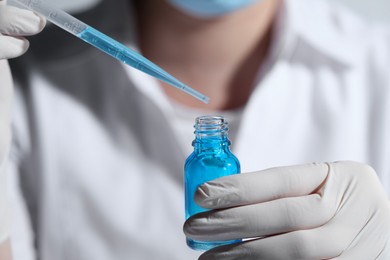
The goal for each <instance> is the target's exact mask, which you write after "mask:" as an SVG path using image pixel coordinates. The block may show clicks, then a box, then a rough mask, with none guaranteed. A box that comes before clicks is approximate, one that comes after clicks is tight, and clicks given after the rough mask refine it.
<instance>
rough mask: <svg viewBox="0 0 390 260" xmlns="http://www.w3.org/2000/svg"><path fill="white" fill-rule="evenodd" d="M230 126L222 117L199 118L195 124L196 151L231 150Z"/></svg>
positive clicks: (194, 144)
mask: <svg viewBox="0 0 390 260" xmlns="http://www.w3.org/2000/svg"><path fill="white" fill-rule="evenodd" d="M228 129H229V128H228V124H227V122H226V120H225V119H224V118H223V117H221V116H204V117H198V118H197V119H196V123H195V132H194V133H195V140H194V141H193V143H192V145H193V146H194V149H195V151H198V152H200V151H205V150H207V151H213V150H225V151H228V150H229V146H230V140H229V138H228Z"/></svg>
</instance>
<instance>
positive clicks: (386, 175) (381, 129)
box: [366, 27, 390, 198]
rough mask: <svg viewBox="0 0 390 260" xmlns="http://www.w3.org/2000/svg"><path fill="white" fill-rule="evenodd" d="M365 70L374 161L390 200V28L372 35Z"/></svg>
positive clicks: (374, 32)
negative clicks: (369, 103)
mask: <svg viewBox="0 0 390 260" xmlns="http://www.w3.org/2000/svg"><path fill="white" fill-rule="evenodd" d="M368 37H369V38H368V39H370V43H371V44H370V46H369V48H368V50H369V51H368V55H366V57H367V59H366V61H367V62H366V69H367V71H368V74H369V75H370V77H369V79H368V82H367V83H366V84H367V85H368V87H369V89H370V91H369V92H368V93H370V94H369V95H370V100H371V112H370V124H371V126H370V129H371V130H370V135H371V138H370V139H371V143H370V144H369V145H370V146H371V151H372V152H371V154H370V156H371V158H372V159H371V161H372V162H373V165H372V166H374V168H375V169H376V171H377V173H378V176H379V178H380V180H381V182H382V184H383V186H384V188H385V190H386V192H387V195H388V197H389V198H390V28H383V27H382V28H378V29H377V30H374V31H373V32H372V34H371V35H368Z"/></svg>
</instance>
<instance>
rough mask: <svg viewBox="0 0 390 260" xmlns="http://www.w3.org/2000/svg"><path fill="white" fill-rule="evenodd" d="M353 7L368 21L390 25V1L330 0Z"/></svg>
mask: <svg viewBox="0 0 390 260" xmlns="http://www.w3.org/2000/svg"><path fill="white" fill-rule="evenodd" d="M329 1H334V2H339V3H342V4H343V5H346V6H349V7H351V8H352V9H353V10H354V11H356V12H357V13H359V14H361V15H363V16H365V17H367V18H368V19H370V20H372V21H375V22H380V23H387V24H388V25H390V0H329Z"/></svg>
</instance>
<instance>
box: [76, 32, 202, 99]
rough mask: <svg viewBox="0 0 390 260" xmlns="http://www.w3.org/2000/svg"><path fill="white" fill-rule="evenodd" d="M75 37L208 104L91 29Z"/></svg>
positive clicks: (161, 71)
mask: <svg viewBox="0 0 390 260" xmlns="http://www.w3.org/2000/svg"><path fill="white" fill-rule="evenodd" d="M77 37H79V38H80V39H82V40H84V41H85V42H87V43H89V44H91V45H93V46H95V47H96V48H98V49H100V50H101V51H103V52H105V53H107V54H109V55H111V56H112V57H114V58H116V59H118V60H120V61H122V62H124V63H125V64H127V65H130V66H132V67H133V68H136V69H138V70H140V71H142V72H145V73H146V74H149V75H150V76H153V77H155V78H157V79H159V80H162V81H164V82H166V83H168V84H170V85H172V86H174V87H176V88H178V89H181V90H183V91H184V92H186V93H188V94H190V95H192V96H193V97H196V98H197V99H199V100H201V101H203V102H204V103H208V101H209V98H208V97H206V96H204V95H203V94H201V93H199V92H198V91H196V90H194V89H192V88H190V87H189V86H187V85H185V84H184V83H182V82H180V81H179V80H177V79H176V78H174V77H173V76H171V75H170V74H169V73H167V72H165V71H164V70H163V69H161V68H160V67H158V66H157V65H155V64H154V63H152V62H151V61H149V60H148V59H146V58H145V57H143V56H142V55H141V54H139V53H137V52H136V51H134V50H132V49H130V48H128V47H126V46H125V45H123V44H121V43H119V42H117V41H115V40H113V39H112V38H110V37H108V36H107V35H105V34H103V33H101V32H99V31H97V30H95V29H94V28H92V27H87V28H86V29H85V30H84V31H82V32H81V33H80V34H78V35H77Z"/></svg>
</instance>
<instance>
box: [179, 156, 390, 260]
mask: <svg viewBox="0 0 390 260" xmlns="http://www.w3.org/2000/svg"><path fill="white" fill-rule="evenodd" d="M195 199H196V201H197V203H198V204H199V205H200V206H202V207H205V208H209V209H214V210H213V211H210V212H205V213H200V214H198V215H195V216H193V217H191V218H190V219H189V220H188V221H187V222H186V223H185V226H184V231H185V233H186V235H187V236H188V237H190V238H192V239H197V240H228V239H245V238H254V239H253V240H250V241H245V242H242V243H239V244H235V245H228V246H223V247H218V248H215V249H213V250H210V251H208V252H206V253H204V254H203V255H202V256H201V257H200V259H201V260H208V259H224V260H227V259H228V260H230V259H246V260H250V259H253V260H254V259H256V260H260V259H310V260H314V259H390V202H389V200H388V198H387V196H386V194H385V193H384V191H383V188H382V186H381V184H380V182H379V180H378V178H377V176H376V173H375V172H374V170H373V169H372V168H370V167H368V166H366V165H362V164H358V163H353V162H338V163H327V164H309V165H301V166H291V167H280V168H273V169H268V170H265V171H260V172H254V173H247V174H241V175H236V176H229V177H225V178H221V179H218V180H215V181H211V182H208V183H206V184H204V185H201V186H200V187H199V189H198V190H197V192H196V195H195Z"/></svg>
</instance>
